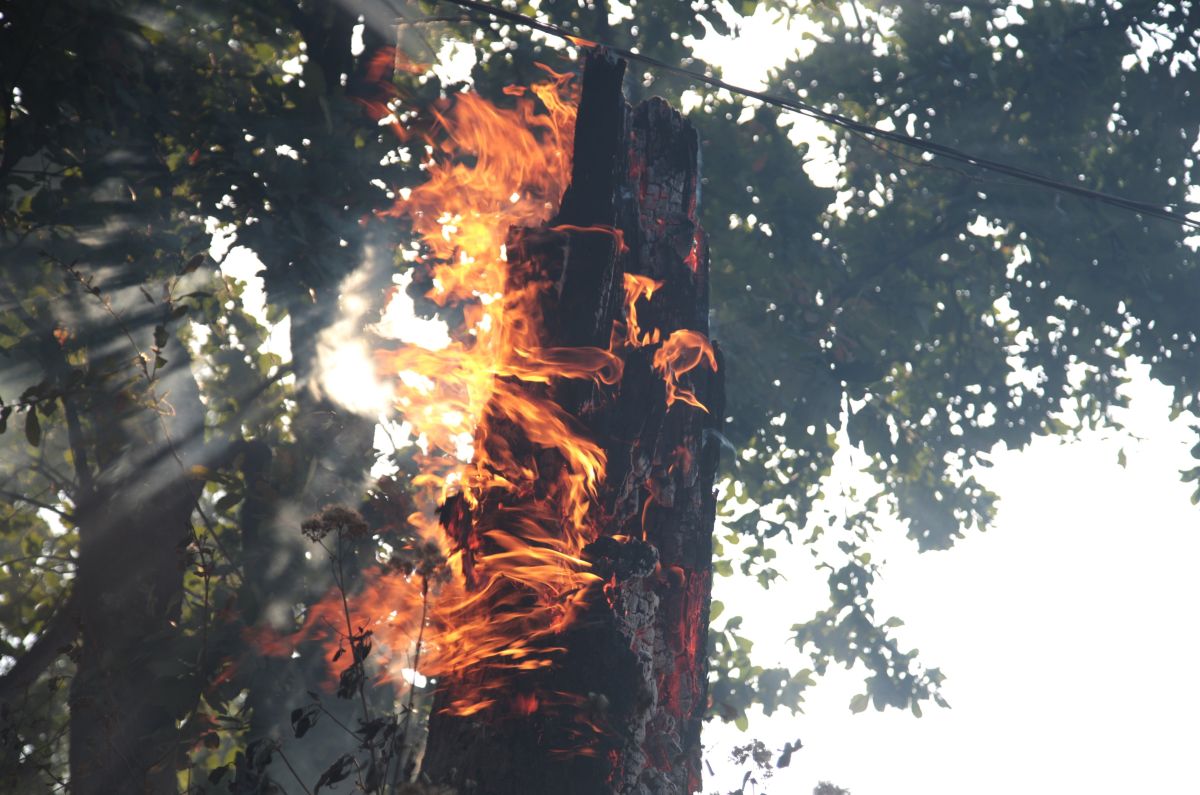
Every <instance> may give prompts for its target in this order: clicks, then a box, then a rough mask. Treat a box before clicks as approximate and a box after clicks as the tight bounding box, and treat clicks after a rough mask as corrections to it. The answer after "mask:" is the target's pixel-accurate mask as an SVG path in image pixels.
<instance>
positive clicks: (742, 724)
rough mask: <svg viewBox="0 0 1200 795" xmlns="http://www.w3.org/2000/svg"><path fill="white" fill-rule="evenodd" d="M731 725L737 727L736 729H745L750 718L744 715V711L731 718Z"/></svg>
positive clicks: (747, 727) (748, 726) (748, 724)
mask: <svg viewBox="0 0 1200 795" xmlns="http://www.w3.org/2000/svg"><path fill="white" fill-rule="evenodd" d="M733 725H734V726H737V727H738V731H743V732H744V731H746V729H749V728H750V718H748V717H746V715H745V713H743V714H741V715H738V716H737V717H736V718H734V719H733Z"/></svg>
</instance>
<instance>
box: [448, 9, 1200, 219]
mask: <svg viewBox="0 0 1200 795" xmlns="http://www.w3.org/2000/svg"><path fill="white" fill-rule="evenodd" d="M442 2H446V3H451V4H452V5H456V6H459V7H460V8H466V9H469V10H472V11H478V12H480V13H483V14H488V15H490V16H493V17H496V18H497V19H502V20H505V21H508V22H512V23H514V24H517V25H521V26H524V27H527V28H532V29H534V30H538V31H541V32H542V33H546V34H549V35H551V36H554V37H556V38H560V39H564V40H566V41H568V42H570V43H572V44H574V45H576V46H580V47H596V48H604V49H606V50H608V51H610V52H612V53H615V54H616V55H619V56H621V57H622V58H627V59H629V60H631V61H638V62H640V63H643V64H646V65H647V66H651V67H653V68H655V69H657V70H659V71H663V72H667V73H670V74H674V75H678V76H680V77H684V78H687V79H690V80H695V81H697V82H699V83H704V84H705V85H709V86H712V87H713V88H718V89H724V90H726V91H729V92H731V93H733V94H740V95H741V96H744V97H749V98H751V99H756V100H758V101H760V102H763V103H765V104H767V105H771V106H774V107H777V108H782V109H784V110H790V111H793V112H795V113H800V114H802V115H805V116H809V117H811V118H814V119H818V120H820V121H823V122H826V123H828V124H832V125H834V126H837V127H841V128H843V129H846V130H850V131H851V132H854V133H857V134H859V135H865V136H870V137H873V138H878V139H881V140H885V141H891V142H892V143H896V144H900V145H901V146H907V147H910V148H912V149H917V150H920V151H922V152H928V153H929V154H931V155H935V156H937V157H943V158H945V159H947V160H952V161H954V162H957V163H963V164H966V165H969V166H973V167H975V168H978V169H981V170H984V171H991V172H993V173H996V174H1004V175H1005V176H1008V177H1012V178H1013V179H1017V180H1021V181H1023V182H1028V183H1030V184H1033V185H1039V186H1041V187H1043V188H1049V189H1051V190H1055V191H1058V192H1060V193H1065V194H1068V195H1071V196H1078V197H1080V198H1084V199H1090V200H1092V201H1096V202H1100V203H1102V204H1107V205H1110V206H1112V207H1119V208H1121V209H1123V210H1130V211H1132V212H1136V213H1142V214H1143V215H1149V216H1154V217H1155V218H1161V219H1163V220H1166V221H1173V222H1175V223H1178V224H1181V225H1182V226H1185V227H1188V228H1190V229H1196V230H1200V221H1195V220H1192V219H1191V218H1188V217H1187V215H1185V214H1184V213H1181V212H1179V211H1177V210H1174V209H1172V208H1171V207H1170V206H1169V205H1158V204H1151V203H1150V202H1143V201H1137V200H1135V199H1128V198H1125V197H1124V196H1117V195H1115V194H1112V193H1105V192H1103V191H1098V190H1092V189H1091V188H1086V187H1083V186H1081V185H1073V184H1071V183H1069V182H1063V181H1061V180H1057V179H1053V178H1052V177H1047V176H1045V175H1043V174H1039V173H1037V172H1036V171H1030V170H1028V169H1024V168H1021V167H1019V166H1013V165H1010V164H1008V163H1002V162H1000V161H998V160H991V159H990V158H986V157H980V156H979V155H973V154H971V153H970V152H964V151H962V150H961V149H955V148H954V147H952V146H945V145H943V144H939V143H935V142H933V141H929V140H926V139H924V138H917V137H915V136H912V135H905V134H904V133H901V132H896V131H894V130H881V129H879V128H878V127H874V126H872V125H870V124H866V123H864V122H860V121H856V120H854V119H851V118H850V117H848V116H843V115H841V114H840V113H833V112H831V111H827V110H822V109H821V108H818V107H816V106H815V105H810V104H808V103H807V102H803V101H801V100H798V99H789V98H787V97H780V96H775V95H774V94H768V93H766V92H763V91H756V90H754V89H751V88H743V87H741V86H736V85H734V84H732V83H727V82H725V81H724V80H721V79H720V78H717V77H710V76H709V75H706V74H703V73H702V72H696V71H693V70H691V69H685V68H683V67H682V66H677V65H675V64H670V63H667V62H666V61H660V60H659V59H657V58H652V57H650V56H648V55H643V54H641V53H636V52H633V51H631V50H627V49H624V48H623V47H616V46H614V45H612V44H609V43H607V42H601V41H594V40H592V39H588V38H584V37H583V36H579V35H577V34H575V33H572V32H571V31H569V30H567V29H566V28H563V27H560V26H558V25H553V24H551V23H549V22H542V21H541V20H538V19H534V18H533V17H528V16H525V15H524V14H520V13H517V12H516V11H509V10H507V9H504V8H498V7H496V6H493V5H491V4H489V3H483V2H479V0H442Z"/></svg>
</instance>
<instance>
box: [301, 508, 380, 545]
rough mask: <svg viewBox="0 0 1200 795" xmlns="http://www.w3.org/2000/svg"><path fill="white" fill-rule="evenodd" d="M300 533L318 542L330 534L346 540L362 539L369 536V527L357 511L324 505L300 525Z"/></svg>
mask: <svg viewBox="0 0 1200 795" xmlns="http://www.w3.org/2000/svg"><path fill="white" fill-rule="evenodd" d="M300 532H302V533H304V535H305V537H307V538H308V539H309V540H311V541H316V542H320V541H322V540H324V538H325V536H327V535H329V534H330V533H338V534H339V535H343V536H346V537H347V538H364V537H366V536H367V535H370V532H371V527H370V526H369V525H368V524H367V522H366V520H365V519H363V517H362V514H360V513H359V512H358V511H355V510H353V509H351V508H347V507H346V506H344V505H326V506H325V507H324V508H322V509H321V510H320V512H319V513H317V514H316V515H314V516H311V517H309V518H308V519H306V520H305V521H304V523H303V524H301V525H300Z"/></svg>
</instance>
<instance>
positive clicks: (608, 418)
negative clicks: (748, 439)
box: [423, 53, 723, 795]
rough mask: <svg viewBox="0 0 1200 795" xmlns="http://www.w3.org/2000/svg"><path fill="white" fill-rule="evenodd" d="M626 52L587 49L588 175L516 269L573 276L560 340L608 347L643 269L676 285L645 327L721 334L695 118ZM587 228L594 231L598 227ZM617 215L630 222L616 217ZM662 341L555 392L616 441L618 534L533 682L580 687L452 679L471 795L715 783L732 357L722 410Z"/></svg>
mask: <svg viewBox="0 0 1200 795" xmlns="http://www.w3.org/2000/svg"><path fill="white" fill-rule="evenodd" d="M624 69H625V64H624V62H621V61H618V60H615V59H613V58H611V57H610V56H608V55H606V54H604V53H597V54H594V55H593V56H592V57H591V58H590V59H589V61H588V63H587V67H586V70H585V72H584V78H583V95H582V99H581V103H580V107H579V115H578V121H577V125H576V137H575V156H574V171H573V175H572V184H571V186H570V188H569V189H568V190H567V192H566V195H565V196H564V197H563V202H562V208H561V210H560V212H559V214H558V216H557V217H556V218H554V219H553V220H552V221H551V222H550V223H549V224H547V227H546V228H545V229H543V230H522V231H518V232H516V233H514V235H513V245H510V247H509V258H510V262H511V263H513V266H512V267H513V268H514V270H519V269H521V268H534V269H538V270H540V271H541V275H542V277H544V278H548V279H549V280H550V281H552V282H554V283H555V284H556V285H557V289H556V290H555V292H554V294H553V295H551V296H550V298H549V299H548V301H547V304H548V305H547V306H546V307H545V309H546V326H547V329H548V336H549V338H550V339H549V340H548V341H547V344H551V345H560V346H563V345H565V346H595V347H600V348H606V347H608V346H609V341H610V335H611V334H612V330H613V324H614V321H616V322H619V323H624V322H625V321H626V317H625V290H624V283H625V278H626V274H635V275H640V276H647V277H650V278H653V279H656V280H659V281H661V282H662V283H663V284H662V287H661V288H659V289H658V290H657V291H655V292H654V294H653V297H652V299H651V300H642V301H640V302H639V303H638V317H639V323H640V325H641V326H642V328H644V329H646V328H657V329H660V330H661V332H662V336H663V338H666V337H667V336H668V335H670V334H671V333H672V332H674V331H676V330H690V331H694V332H698V333H699V334H702V335H707V333H708V257H707V249H706V246H705V243H704V236H703V233H702V231H701V229H700V227H699V225H698V223H697V221H696V215H695V210H696V201H697V196H698V191H699V175H698V162H697V160H698V144H697V138H696V134H695V131H694V130H693V129H692V127H691V126H690V125H689V124H688V122H687V121H685V120H684V119H683V118H682V117H681V116H680V115H679V114H678V113H677V112H675V111H674V110H672V109H671V108H670V107H669V106H668V105H667V103H666V102H664V101H663V100H661V99H657V98H655V99H651V100H648V101H647V102H644V103H642V104H640V105H638V106H637V107H634V108H631V107H629V105H628V104H627V103H626V102H625V100H624V97H623V95H622V91H621V85H622V78H623V75H624ZM580 228H585V229H580ZM613 229H615V230H618V231H619V232H620V234H619V235H618V234H613V233H608V234H605V233H604V231H605V230H613ZM657 349H658V345H647V346H645V347H634V348H627V349H625V351H624V353H623V356H624V358H625V370H624V376H623V378H622V380H621V382H620V384H619V385H618V386H617V387H616V388H601V387H594V386H592V385H591V384H588V383H585V382H580V381H565V382H563V384H562V385H561V386H560V387H559V388H558V391H557V393H556V398H557V400H558V401H559V403H560V404H561V405H562V406H564V407H565V408H567V409H568V410H569V411H570V412H571V414H573V415H574V416H575V417H577V418H578V419H579V420H580V422H581V423H582V424H583V426H584V427H586V428H587V430H588V432H589V434H590V435H591V436H592V438H594V439H596V440H598V441H599V442H601V444H602V445H603V446H604V448H605V449H606V452H607V456H608V465H607V466H608V469H607V473H606V479H605V486H604V493H603V494H602V503H603V512H604V516H605V527H604V535H603V536H602V537H601V538H600V539H599V540H598V541H596V542H595V543H593V544H592V545H590V546H589V548H588V549H587V551H586V554H587V556H588V557H589V559H590V562H591V563H592V566H593V571H595V572H596V573H598V574H599V575H600V576H602V577H604V578H605V580H606V582H605V585H604V587H603V589H597V591H596V594H595V596H596V598H595V599H593V600H592V604H591V606H590V608H589V610H590V613H589V615H588V616H587V617H586V618H585V619H584V620H582V621H579V622H577V624H576V625H575V627H574V628H573V629H572V630H570V631H569V632H568V633H567V635H568V636H567V637H565V638H563V639H562V645H563V646H564V647H565V649H566V651H565V652H564V653H563V654H562V655H561V656H560V657H559V658H557V659H556V660H555V664H554V666H553V667H552V668H551V669H549V670H548V671H545V672H539V673H538V674H536V675H530V679H531V680H532V682H531V685H530V687H531V688H533V689H535V690H536V691H539V692H552V693H558V694H561V695H562V697H563V698H564V699H565V700H566V701H567V702H569V703H572V704H574V705H575V706H574V707H573V708H572V709H565V708H555V707H554V706H553V705H548V706H546V707H545V708H542V709H538V710H537V711H534V712H533V714H532V715H529V716H527V717H518V716H513V715H501V714H497V713H496V712H494V711H493V712H485V713H480V714H477V715H474V716H472V717H458V716H454V715H451V714H449V713H448V712H446V711H439V706H443V705H446V704H450V703H452V702H453V701H454V697H455V692H456V690H460V689H463V688H467V687H469V686H470V682H469V681H467V680H468V679H469V677H470V674H469V673H468V674H466V675H465V676H464V677H463V679H462V680H450V681H443V682H442V683H440V692H439V697H438V700H437V702H436V703H435V707H434V709H435V712H434V715H433V717H432V718H431V724H430V734H429V742H428V747H427V750H426V755H425V759H424V766H423V774H424V776H426V777H428V779H429V780H431V781H432V782H434V783H437V784H446V785H450V786H452V787H454V788H456V789H457V790H458V791H459V792H461V793H463V795H467V794H468V793H481V794H482V793H487V794H488V795H508V794H509V793H512V794H513V795H517V794H518V793H519V794H520V795H537V794H538V793H555V795H557V794H558V793H564V792H571V793H597V794H598V795H599V794H600V793H622V794H625V793H641V794H644V795H672V794H674V793H687V792H694V791H696V790H698V789H699V787H700V750H701V746H700V728H701V720H702V718H703V715H704V711H705V707H706V698H707V685H706V656H705V654H706V647H707V626H708V611H709V599H710V590H711V575H712V530H713V522H714V516H715V509H716V505H715V497H714V495H713V479H714V477H715V472H716V467H717V457H718V444H717V442H716V437H715V434H713V433H712V432H711V431H713V430H715V429H716V428H717V427H718V423H719V422H720V418H721V417H722V416H723V384H722V380H721V374H720V371H719V370H718V371H717V372H713V371H712V370H710V369H708V368H705V367H698V368H696V369H694V370H692V371H691V372H689V373H688V374H687V375H686V376H685V380H686V379H690V381H688V382H687V387H688V388H690V389H692V390H693V391H694V393H695V396H696V397H697V398H698V400H699V402H701V403H702V404H704V405H705V406H706V407H707V408H708V411H707V412H706V411H704V410H702V409H699V408H696V407H694V406H692V405H688V404H686V403H684V402H682V401H677V402H675V403H674V404H673V405H670V406H668V404H667V400H666V392H665V385H664V381H663V378H662V376H661V375H660V374H659V373H658V372H655V371H654V369H653V368H652V360H653V356H654V353H655V351H656V350H657Z"/></svg>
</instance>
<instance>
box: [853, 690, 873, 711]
mask: <svg viewBox="0 0 1200 795" xmlns="http://www.w3.org/2000/svg"><path fill="white" fill-rule="evenodd" d="M869 700H870V699H869V698H868V697H867V694H866V693H859V694H858V695H857V696H855V697H854V698H852V699H850V711H851V712H853V713H854V714H856V715H857V714H858V713H860V712H862V711H863V710H865V709H866V708H867V703H868V702H869Z"/></svg>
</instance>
